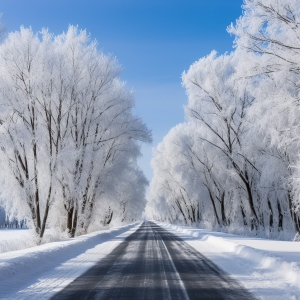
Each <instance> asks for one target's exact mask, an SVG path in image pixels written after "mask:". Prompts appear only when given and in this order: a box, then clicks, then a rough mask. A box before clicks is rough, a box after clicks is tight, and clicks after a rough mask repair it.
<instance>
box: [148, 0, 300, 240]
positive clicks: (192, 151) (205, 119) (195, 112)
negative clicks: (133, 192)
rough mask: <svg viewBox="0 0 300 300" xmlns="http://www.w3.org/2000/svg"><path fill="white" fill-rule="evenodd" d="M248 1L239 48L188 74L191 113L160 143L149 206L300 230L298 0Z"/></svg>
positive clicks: (215, 223) (172, 217)
mask: <svg viewBox="0 0 300 300" xmlns="http://www.w3.org/2000/svg"><path fill="white" fill-rule="evenodd" d="M243 10H244V12H243V15H242V16H241V17H240V18H239V19H238V20H237V21H236V24H235V25H233V24H232V25H231V26H229V27H228V32H229V33H231V34H233V35H235V42H234V46H235V50H234V51H233V52H232V53H230V54H224V55H219V56H218V55H217V53H216V52H214V51H213V52H212V53H211V54H209V55H208V56H206V57H203V58H201V59H200V60H199V61H197V62H195V63H194V64H192V65H191V67H190V69H189V70H188V71H187V72H185V73H183V75H182V81H183V85H184V87H185V88H186V91H187V95H188V104H187V106H186V108H185V115H186V118H187V121H186V122H185V123H183V124H179V125H177V126H176V127H174V128H172V129H171V131H170V132H169V133H168V134H167V136H165V138H164V139H163V141H162V142H161V143H160V144H159V146H158V147H157V149H156V153H155V156H154V158H153V160H152V165H153V168H154V178H153V180H152V182H151V184H150V194H149V199H148V200H149V201H148V206H147V213H148V214H149V215H150V216H151V217H153V218H154V219H156V220H164V221H165V220H166V221H170V222H184V223H187V224H192V223H194V224H199V223H200V224H202V225H203V226H206V227H209V228H211V227H218V228H223V229H224V230H230V231H234V232H245V231H246V232H252V233H255V234H260V235H262V236H273V237H281V238H287V239H288V238H291V237H293V236H294V235H295V234H296V235H297V236H298V235H299V232H300V219H299V216H300V214H299V213H300V207H299V204H300V197H299V195H300V190H299V187H300V186H299V182H300V160H299V133H300V131H299V129H300V123H299V120H300V110H299V99H300V97H299V96H300V94H299V92H300V2H299V1H297V0H284V1H273V0H245V1H244V5H243Z"/></svg>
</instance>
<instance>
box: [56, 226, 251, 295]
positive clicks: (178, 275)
mask: <svg viewBox="0 0 300 300" xmlns="http://www.w3.org/2000/svg"><path fill="white" fill-rule="evenodd" d="M53 299H57V300H62V299H101V300H103V299H118V300H121V299H140V300H144V299H164V300H167V299H173V300H175V299H176V300H177V299H178V300H187V299H190V300H192V299H195V300H196V299H220V300H221V299H236V300H243V299H244V300H245V299H254V297H253V296H252V295H251V294H250V293H249V292H247V291H246V290H245V289H244V288H243V287H242V286H241V285H240V284H239V283H237V282H236V281H235V280H234V279H232V278H231V277H230V276H229V275H228V274H226V273H225V272H224V271H222V270H221V269H219V268H218V267H217V266H216V265H215V264H214V263H213V262H211V261H210V260H208V259H207V258H205V257H204V256H203V255H201V254H200V253H199V252H197V251H196V250H195V249H193V248H192V247H191V246H189V245H188V244H187V243H185V242H184V241H182V240H181V239H180V238H178V237H177V236H176V235H174V234H172V233H170V232H168V231H167V230H165V229H163V228H161V227H160V226H158V225H156V224H155V223H152V222H144V223H143V224H142V225H141V227H140V228H139V229H138V230H137V231H136V232H135V233H133V234H132V235H131V236H129V237H128V238H126V240H125V241H124V242H123V243H121V244H120V245H119V246H118V247H117V248H115V250H114V251H112V253H110V254H109V255H108V256H107V257H106V258H105V259H102V260H101V261H100V262H99V263H97V264H96V265H95V266H94V267H93V268H91V269H90V270H88V271H87V272H86V273H85V274H83V275H82V276H80V277H79V278H77V279H76V280H75V281H73V282H72V283H71V284H70V285H69V286H68V287H66V288H65V289H64V290H63V291H61V292H60V293H59V294H58V295H55V296H54V297H53Z"/></svg>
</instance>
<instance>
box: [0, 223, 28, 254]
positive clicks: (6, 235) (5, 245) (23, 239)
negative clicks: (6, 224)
mask: <svg viewBox="0 0 300 300" xmlns="http://www.w3.org/2000/svg"><path fill="white" fill-rule="evenodd" d="M32 246H34V242H33V241H32V239H30V231H29V230H28V229H2V228H1V229H0V253H3V252H7V251H13V250H19V249H25V248H29V247H32Z"/></svg>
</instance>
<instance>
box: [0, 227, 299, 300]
mask: <svg viewBox="0 0 300 300" xmlns="http://www.w3.org/2000/svg"><path fill="white" fill-rule="evenodd" d="M140 225H141V223H136V224H130V225H126V226H122V227H119V228H112V229H109V230H102V231H98V232H94V233H91V234H87V235H84V236H80V237H76V238H74V239H67V240H63V241H58V242H53V243H48V244H43V245H41V246H36V247H31V248H28V249H23V250H17V251H10V250H9V249H8V248H7V247H9V246H13V249H16V248H18V247H19V246H22V247H23V246H26V245H25V244H24V241H25V238H26V237H27V239H28V240H30V235H28V234H29V233H28V232H26V231H22V232H19V231H13V230H11V231H9V230H7V231H0V249H2V248H3V249H4V250H5V251H8V252H6V253H1V254H0V299H10V300H12V299H13V300H15V299H30V300H31V299H32V300H35V299H36V300H39V299H45V300H46V299H50V298H51V297H53V296H55V297H56V296H57V293H59V292H60V291H62V290H63V289H64V288H66V287H67V286H68V285H69V284H70V283H72V282H73V281H74V280H75V279H76V278H78V277H80V276H81V275H82V274H84V273H85V272H87V271H88V270H89V269H90V268H91V267H93V266H94V265H99V262H100V264H101V261H102V263H103V264H105V262H106V257H107V255H115V259H116V263H115V264H114V265H113V266H112V267H111V268H110V267H109V272H108V275H109V274H111V275H109V276H107V277H106V279H105V280H103V278H104V277H103V276H102V275H103V274H102V275H101V276H102V277H103V278H102V281H101V284H107V286H108V287H109V286H110V287H113V290H116V291H120V290H122V291H123V290H124V289H123V288H122V287H124V286H125V288H126V289H128V288H132V287H134V292H133V291H132V293H135V292H138V291H141V289H139V288H138V289H137V288H136V285H137V283H136V280H137V281H138V280H140V279H141V278H142V279H143V280H142V286H143V287H144V290H145V291H147V293H148V290H149V287H152V288H153V294H154V296H155V298H156V299H155V300H159V299H163V298H165V299H168V297H169V296H173V295H174V294H175V296H174V297H176V295H180V297H181V299H185V298H187V297H188V296H189V295H191V291H192V290H193V284H194V282H196V281H197V280H198V278H200V282H202V283H204V285H205V286H206V288H208V289H209V288H210V284H212V285H213V286H218V287H220V283H219V281H218V283H217V284H216V283H215V281H214V278H215V277H214V276H215V275H213V276H205V277H204V278H203V277H201V271H200V270H201V268H202V267H201V264H202V263H204V262H205V260H204V259H203V255H204V256H205V257H206V258H208V259H210V260H211V261H212V262H213V263H210V264H209V265H210V266H213V265H214V264H215V265H217V266H218V268H221V269H222V270H224V271H225V272H227V273H228V274H230V278H234V279H235V280H237V281H238V282H239V283H240V284H242V285H243V286H244V287H245V288H247V289H248V290H249V291H250V292H251V293H252V294H253V295H254V296H255V297H256V298H258V299H264V300H275V299H276V300H282V299H290V300H297V299H299V300H300V243H294V242H292V241H279V240H278V241H275V240H266V239H261V238H254V237H247V236H240V235H234V234H227V233H222V232H215V231H210V230H207V229H199V228H195V227H187V226H178V225H170V224H166V223H156V225H158V226H160V227H162V228H163V229H164V233H162V229H160V228H159V227H158V226H155V225H153V226H154V227H151V228H152V229H151V228H148V229H151V230H144V229H143V228H141V229H140V234H141V235H140V237H138V236H136V235H137V232H136V231H137V230H139V228H140ZM167 231H168V232H169V233H171V234H172V235H167V234H166V232H167ZM146 233H147V234H146ZM132 234H133V236H131V237H130V235H132ZM162 235H163V236H164V238H162V237H161V236H162ZM174 235H175V236H177V239H178V238H180V239H181V242H179V241H178V240H177V239H176V238H174ZM134 237H135V238H136V240H134V239H133V238H134ZM126 238H128V240H127V241H125V240H126ZM11 239H14V243H13V245H12V240H11ZM18 241H21V245H19V242H18ZM124 241H125V243H123V242H124ZM183 241H184V242H183ZM2 245H4V246H5V247H2ZM16 246H17V247H16ZM1 247H2V248H1ZM118 247H119V248H118ZM6 248H7V249H6ZM117 248H118V249H119V250H116V249H117ZM122 249H123V250H124V251H123V252H122V251H121V250H122ZM185 249H186V250H187V251H188V253H189V254H188V255H184V258H185V259H182V257H181V252H182V253H183V252H184V251H185ZM114 251H117V253H116V252H114ZM118 251H120V252H119V253H118ZM110 253H111V254H110ZM121 253H123V254H121ZM176 255H178V256H177V258H176ZM170 257H173V260H171V259H170ZM120 258H122V259H123V260H125V262H124V264H123V263H121V262H122V260H120V261H119V262H118V259H120ZM134 258H135V259H134ZM126 263H128V266H127V267H126ZM194 263H195V264H196V265H197V263H198V264H199V265H198V267H197V268H196V269H197V270H194V269H193V268H194V267H193V264H194ZM106 268H107V266H106ZM198 268H199V269H198ZM214 268H215V267H213V269H214ZM119 269H120V270H121V269H124V270H128V273H127V275H128V276H127V275H125V276H123V275H124V274H123V275H122V276H121V273H122V272H121V273H118V272H117V273H116V271H118V270H119ZM146 269H148V270H150V271H147V272H146V273H145V274H144V273H143V272H144V270H146ZM106 270H107V269H106ZM192 270H193V271H192ZM110 272H112V273H110ZM191 272H192V273H191ZM198 272H200V274H199V273H198ZM112 274H113V275H112ZM132 274H133V275H134V276H133V277H131V275H132ZM142 274H144V275H142ZM189 276H191V277H189ZM78 280H79V279H78ZM78 280H77V282H78ZM205 280H206V281H205ZM225 282H226V281H225ZM93 284H94V283H93V280H92V281H91V285H93ZM183 287H186V290H187V292H186V294H185V292H184V291H185V288H183ZM102 288H103V286H102ZM196 288H199V287H197V285H196ZM200 288H201V287H200ZM103 289H104V288H103ZM225 289H226V288H225ZM238 289H239V288H238ZM188 290H190V292H189V293H190V294H189V293H188ZM70 291H71V292H72V290H69V292H70ZM157 293H162V296H161V297H163V298H161V297H160V296H157ZM216 295H217V294H216ZM57 297H58V296H57ZM118 298H120V299H122V297H118ZM131 299H135V297H132V298H131ZM136 299H142V298H140V297H138V296H137V298H136ZM217 299H219V298H217ZM118 300H119V299H118Z"/></svg>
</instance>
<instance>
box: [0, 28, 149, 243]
mask: <svg viewBox="0 0 300 300" xmlns="http://www.w3.org/2000/svg"><path fill="white" fill-rule="evenodd" d="M120 73H121V68H120V66H119V65H118V63H117V61H116V59H115V58H114V57H112V56H109V55H104V54H103V53H101V52H99V51H98V50H97V43H96V41H91V40H90V38H89V36H88V35H87V34H86V32H85V31H79V30H78V28H77V27H73V26H70V27H69V29H68V31H67V32H66V33H63V34H60V35H57V36H54V35H52V34H51V33H49V32H48V31H47V30H42V31H41V32H40V33H38V34H35V33H33V32H32V30H31V29H26V28H21V29H20V31H18V32H14V33H10V34H9V35H8V37H7V38H6V39H5V40H4V42H3V43H2V44H1V46H0V105H1V110H0V120H1V126H0V134H1V138H0V144H1V153H0V163H1V169H2V170H1V179H0V185H1V186H0V189H1V201H2V204H3V205H4V207H5V209H6V211H7V213H9V214H10V215H11V216H12V217H17V218H18V219H23V218H27V219H29V220H30V222H31V226H32V227H33V228H34V229H35V232H36V235H37V236H38V240H39V241H41V239H42V237H43V236H44V233H45V229H46V227H47V228H56V229H59V230H60V231H62V232H68V233H69V235H70V236H71V237H73V236H74V235H80V234H83V233H86V232H87V231H88V230H92V229H96V228H98V227H99V226H100V225H101V224H102V225H106V224H109V223H110V222H111V221H112V220H116V221H119V222H129V221H134V220H136V219H138V218H140V216H141V214H142V211H143V209H144V206H145V201H143V199H145V197H144V196H145V187H146V185H147V180H146V179H145V177H144V175H143V173H142V172H141V171H140V170H139V168H138V167H137V163H136V160H137V157H138V156H139V155H140V147H139V141H141V142H146V143H148V142H150V141H151V132H150V131H149V130H148V129H147V127H146V126H145V124H144V123H143V122H142V121H141V120H140V119H139V118H136V117H134V116H133V115H132V108H133V106H134V99H133V95H132V93H130V92H128V91H127V90H126V89H125V86H124V83H123V82H122V81H120V78H119V77H120Z"/></svg>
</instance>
